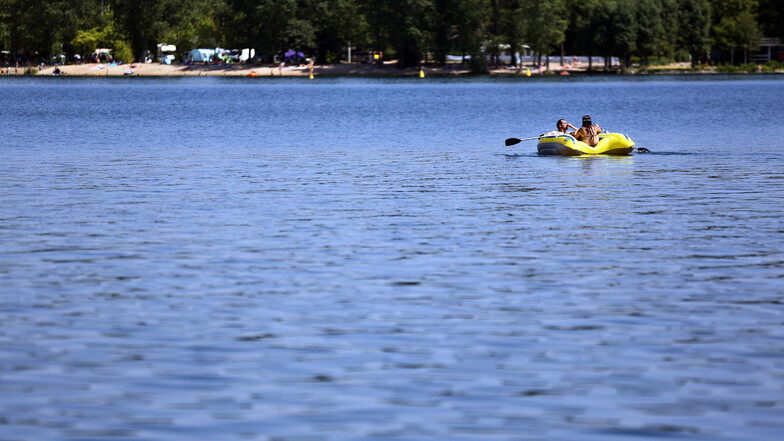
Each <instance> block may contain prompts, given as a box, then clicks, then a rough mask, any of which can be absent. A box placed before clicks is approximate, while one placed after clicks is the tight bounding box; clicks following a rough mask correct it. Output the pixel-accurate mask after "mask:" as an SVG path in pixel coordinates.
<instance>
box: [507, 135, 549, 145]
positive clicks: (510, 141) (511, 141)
mask: <svg viewBox="0 0 784 441" xmlns="http://www.w3.org/2000/svg"><path fill="white" fill-rule="evenodd" d="M539 138H541V136H534V137H532V138H523V139H519V138H508V139H507V140H506V141H504V142H505V143H506V145H515V144H518V143H520V142H523V141H530V140H532V139H539Z"/></svg>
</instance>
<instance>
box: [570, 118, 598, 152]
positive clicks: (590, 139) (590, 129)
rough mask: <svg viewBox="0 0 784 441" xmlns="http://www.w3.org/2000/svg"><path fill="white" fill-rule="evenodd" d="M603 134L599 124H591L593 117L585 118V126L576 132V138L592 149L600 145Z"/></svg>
mask: <svg viewBox="0 0 784 441" xmlns="http://www.w3.org/2000/svg"><path fill="white" fill-rule="evenodd" d="M600 133H602V128H601V127H599V125H598V124H594V123H592V122H591V115H585V116H583V126H582V127H580V128H579V129H577V131H576V132H574V137H575V138H577V140H578V141H582V142H584V143H586V144H588V145H589V146H591V147H595V146H596V144H599V134H600Z"/></svg>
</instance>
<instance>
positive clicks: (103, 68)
mask: <svg viewBox="0 0 784 441" xmlns="http://www.w3.org/2000/svg"><path fill="white" fill-rule="evenodd" d="M598 67H601V66H598ZM59 68H60V71H61V72H62V74H61V76H73V77H192V76H218V77H251V78H252V77H257V78H275V77H306V78H308V77H310V75H311V71H310V69H309V68H308V67H307V66H296V67H295V66H284V67H282V68H281V67H279V66H271V65H248V64H233V65H225V66H218V65H201V64H200V65H165V64H158V63H133V64H129V65H109V64H79V65H62V66H59ZM5 69H7V70H8V71H9V72H14V70H15V68H4V70H5ZM27 69H29V68H28V67H25V68H19V69H18V70H16V73H12V74H10V75H11V76H54V70H55V66H47V67H45V68H44V69H43V70H41V71H38V72H37V73H35V74H34V75H25V74H24V71H25V70H27ZM760 73H767V74H781V73H784V72H775V71H774V72H760ZM312 74H313V76H314V77H319V76H321V77H368V78H374V77H416V76H421V75H422V74H424V75H425V77H427V76H433V77H463V76H482V75H476V74H473V73H472V72H471V70H470V69H469V68H467V67H466V66H462V65H459V64H447V65H446V66H443V67H442V66H423V67H422V68H421V69H420V68H418V67H415V68H405V69H400V68H397V67H396V66H390V65H387V66H377V65H369V64H358V63H356V64H333V65H316V66H313V72H312ZM716 74H746V75H749V73H747V72H717V71H716V70H715V69H712V68H711V69H697V70H693V69H691V66H690V64H689V63H673V64H670V65H666V66H652V67H648V68H644V69H636V70H634V69H630V70H629V71H627V72H624V73H619V72H606V71H604V70H603V69H600V68H597V66H594V69H593V70H592V71H591V72H590V73H589V72H588V71H587V66H581V65H566V66H563V67H562V66H561V65H560V62H551V63H550V64H549V70H544V71H542V72H541V73H540V71H539V70H538V69H536V68H535V67H524V68H506V67H502V68H498V69H491V70H489V72H488V73H487V74H486V76H491V77H492V76H498V77H504V76H506V77H520V76H523V77H525V76H530V77H554V76H569V75H576V76H585V75H618V76H647V75H716Z"/></svg>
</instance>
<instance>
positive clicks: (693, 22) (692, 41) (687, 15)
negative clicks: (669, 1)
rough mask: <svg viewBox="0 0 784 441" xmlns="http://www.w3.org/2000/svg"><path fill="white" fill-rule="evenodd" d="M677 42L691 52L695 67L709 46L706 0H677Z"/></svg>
mask: <svg viewBox="0 0 784 441" xmlns="http://www.w3.org/2000/svg"><path fill="white" fill-rule="evenodd" d="M678 12H679V19H680V20H679V23H678V24H679V26H678V29H679V33H678V37H679V40H680V41H679V43H680V44H682V45H683V47H684V48H685V49H686V50H687V51H688V52H689V54H691V65H692V67H696V66H697V63H698V62H699V61H700V60H703V59H704V58H705V52H706V51H707V50H708V49H709V48H710V26H711V10H710V5H709V4H708V2H707V0H678Z"/></svg>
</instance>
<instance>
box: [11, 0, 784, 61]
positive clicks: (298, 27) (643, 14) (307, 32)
mask: <svg viewBox="0 0 784 441" xmlns="http://www.w3.org/2000/svg"><path fill="white" fill-rule="evenodd" d="M782 14H784V0H0V49H2V51H3V54H4V56H5V58H6V59H7V60H18V59H24V60H30V59H36V60H52V59H53V57H57V56H59V55H60V54H63V55H65V56H66V57H67V58H68V59H73V56H74V54H88V53H92V52H93V51H94V50H95V49H96V48H111V49H112V50H113V51H114V56H115V58H117V59H120V60H123V61H125V62H130V61H133V60H135V59H140V58H141V57H142V56H143V55H144V54H145V53H146V51H151V52H152V53H153V54H154V53H155V49H156V45H157V44H158V43H164V42H165V43H168V44H174V45H176V46H177V48H178V50H179V51H180V52H184V51H187V50H189V49H192V48H198V47H206V48H214V47H224V48H225V47H230V48H244V47H249V48H255V49H256V52H257V54H260V55H262V58H264V59H265V61H271V58H272V56H273V55H274V54H275V53H277V52H279V51H281V50H284V51H285V50H287V49H294V50H297V51H302V52H304V53H306V55H308V56H310V57H313V58H315V59H316V60H317V62H318V63H336V62H338V61H339V60H341V59H342V58H344V57H345V53H346V51H347V47H348V46H351V47H352V48H354V51H382V52H383V53H384V58H386V59H397V60H399V63H400V64H401V65H402V66H415V65H418V64H420V63H421V62H422V61H423V60H426V61H428V62H431V63H440V64H443V63H445V62H446V59H447V55H448V54H450V55H462V56H464V59H465V60H472V61H467V62H471V63H472V68H474V69H475V71H478V72H481V71H482V70H484V69H485V68H486V64H487V63H486V60H488V59H489V60H490V62H491V63H494V62H495V63H497V62H498V61H499V55H500V54H501V52H502V51H504V50H505V51H506V52H507V53H516V52H518V51H520V50H521V49H522V48H524V47H525V46H527V47H529V48H530V49H531V50H533V51H535V52H536V54H539V55H544V56H550V55H556V56H557V55H560V54H563V53H569V54H581V55H598V56H605V57H613V56H614V57H618V58H620V59H621V60H623V61H624V62H625V63H630V62H631V61H632V60H635V61H639V62H641V63H648V62H652V61H664V60H666V61H685V60H688V59H691V60H692V63H694V64H696V63H698V62H701V61H706V59H707V56H708V53H709V51H727V50H729V49H730V48H732V47H734V46H738V47H746V48H749V49H754V48H755V47H756V46H757V45H758V44H759V40H760V39H761V38H762V37H763V36H768V37H780V38H784V15H782Z"/></svg>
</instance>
